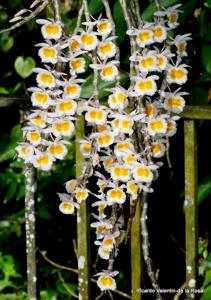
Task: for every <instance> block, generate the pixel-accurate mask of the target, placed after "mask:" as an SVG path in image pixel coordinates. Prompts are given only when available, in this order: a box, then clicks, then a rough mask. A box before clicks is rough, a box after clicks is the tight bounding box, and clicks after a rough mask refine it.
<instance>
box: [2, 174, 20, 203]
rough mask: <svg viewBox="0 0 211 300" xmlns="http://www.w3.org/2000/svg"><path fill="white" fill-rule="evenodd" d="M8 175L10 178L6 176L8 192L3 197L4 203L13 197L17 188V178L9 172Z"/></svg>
mask: <svg viewBox="0 0 211 300" xmlns="http://www.w3.org/2000/svg"><path fill="white" fill-rule="evenodd" d="M9 175H10V176H8V181H7V185H8V190H7V192H6V194H5V195H4V202H8V201H10V200H11V199H12V198H13V197H14V196H15V193H16V191H17V187H18V183H17V178H16V176H15V173H14V172H10V174H9Z"/></svg>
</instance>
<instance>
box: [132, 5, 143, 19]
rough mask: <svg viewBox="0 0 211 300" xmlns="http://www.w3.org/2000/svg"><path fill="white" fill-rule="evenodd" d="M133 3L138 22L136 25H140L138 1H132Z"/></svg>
mask: <svg viewBox="0 0 211 300" xmlns="http://www.w3.org/2000/svg"><path fill="white" fill-rule="evenodd" d="M132 2H133V3H134V9H135V14H136V17H137V20H138V23H139V24H140V23H141V14H140V5H139V1H138V0H133V1H132Z"/></svg>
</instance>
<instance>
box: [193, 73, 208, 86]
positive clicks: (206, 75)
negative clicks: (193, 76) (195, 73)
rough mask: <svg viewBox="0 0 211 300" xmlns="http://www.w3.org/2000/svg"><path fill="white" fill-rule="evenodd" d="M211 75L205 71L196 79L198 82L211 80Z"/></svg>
mask: <svg viewBox="0 0 211 300" xmlns="http://www.w3.org/2000/svg"><path fill="white" fill-rule="evenodd" d="M210 79H211V76H210V74H209V73H207V72H204V73H203V74H200V76H199V78H198V79H197V80H196V83H198V84H199V83H206V82H210Z"/></svg>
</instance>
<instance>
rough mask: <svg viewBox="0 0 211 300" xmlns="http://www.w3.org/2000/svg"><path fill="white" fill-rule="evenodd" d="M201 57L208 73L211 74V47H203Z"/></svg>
mask: <svg viewBox="0 0 211 300" xmlns="http://www.w3.org/2000/svg"><path fill="white" fill-rule="evenodd" d="M201 57H202V62H203V65H204V67H205V69H206V71H207V72H208V73H210V74H211V45H207V46H203V47H202V52H201Z"/></svg>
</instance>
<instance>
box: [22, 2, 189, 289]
mask: <svg viewBox="0 0 211 300" xmlns="http://www.w3.org/2000/svg"><path fill="white" fill-rule="evenodd" d="M179 7H180V5H175V6H173V7H171V8H168V9H163V10H162V11H157V12H156V13H155V15H154V22H151V23H149V22H144V21H141V22H140V24H139V26H138V28H135V26H134V27H132V26H131V27H130V28H128V30H127V34H128V36H129V37H130V40H131V42H132V44H131V45H133V46H132V48H131V50H132V53H131V56H130V65H131V73H130V75H131V76H130V87H129V88H128V89H126V88H124V87H122V86H121V85H120V80H119V79H120V69H119V66H120V59H119V49H118V46H117V44H116V41H115V40H116V36H115V28H114V23H113V20H112V16H111V14H110V13H109V11H108V7H107V11H106V12H107V17H108V18H107V19H106V18H99V19H97V20H95V19H92V20H91V19H90V17H89V14H88V13H87V11H86V9H85V7H84V9H85V15H86V22H84V23H82V25H83V28H82V27H81V28H79V29H78V31H77V32H76V33H75V34H74V35H73V36H72V37H71V38H67V37H65V36H64V34H63V25H62V23H61V22H60V21H55V20H42V19H39V20H37V23H38V24H41V25H42V27H41V32H42V36H43V38H44V40H45V41H44V42H42V43H40V44H38V45H37V46H38V47H39V51H38V55H39V56H40V58H41V61H42V63H44V66H43V68H35V69H34V72H35V73H36V74H37V75H36V81H37V87H32V88H29V91H30V92H32V95H31V101H32V104H33V106H34V107H35V109H34V110H33V111H32V113H31V114H30V115H29V116H28V117H27V124H26V126H25V127H24V128H23V131H24V133H25V134H24V136H25V141H24V142H23V143H21V144H20V145H19V146H18V147H17V151H18V153H19V156H20V157H21V158H23V159H24V160H25V162H26V163H32V164H33V165H34V167H35V168H38V169H41V170H44V171H48V170H50V169H51V168H52V165H53V162H54V161H55V160H56V159H59V160H61V159H64V158H65V155H66V154H67V151H68V143H69V142H68V140H67V139H66V137H68V138H69V137H70V136H72V135H73V133H74V131H75V126H74V121H75V120H76V122H77V116H76V115H78V116H79V115H81V114H84V118H85V121H86V124H87V126H89V128H91V133H90V134H89V136H86V137H84V138H83V139H82V140H80V141H76V142H79V143H80V153H81V155H82V156H83V157H84V158H85V159H86V161H85V163H84V165H83V172H82V175H81V176H80V177H79V178H77V179H73V180H70V181H68V182H66V186H65V187H66V191H67V193H62V194H59V197H60V200H61V203H60V205H59V209H60V211H61V212H62V213H64V214H73V213H74V212H75V208H79V207H80V203H81V202H83V201H86V200H87V198H88V196H89V194H91V195H93V196H94V199H95V200H96V201H95V202H93V203H92V207H94V208H96V210H97V214H96V213H95V214H93V217H94V218H95V221H94V222H93V223H91V227H92V228H95V230H96V241H95V244H96V245H97V246H98V255H99V257H100V258H102V259H103V260H105V261H107V262H108V267H107V268H106V270H103V271H102V272H100V273H98V274H96V275H97V276H98V280H97V285H98V286H99V288H100V289H101V291H106V290H114V289H116V281H115V279H114V277H115V276H116V275H117V274H118V272H117V271H114V270H113V264H114V260H115V257H116V256H117V254H118V250H119V245H120V244H121V243H122V242H123V241H124V240H126V239H127V236H128V234H129V231H130V226H131V222H132V219H133V217H134V215H135V208H136V204H137V201H138V200H139V198H140V195H141V194H142V193H151V192H153V189H152V187H151V185H152V182H153V180H156V179H157V177H158V169H159V168H160V166H161V165H162V162H160V161H159V160H157V159H160V158H161V157H163V156H164V155H165V151H166V144H167V141H168V138H169V137H172V136H173V135H174V134H175V133H176V130H177V124H176V121H177V120H178V119H179V116H178V115H177V114H179V113H181V112H182V111H183V109H184V106H185V100H184V96H185V95H187V93H186V92H183V91H182V90H181V87H182V85H183V84H184V83H186V81H187V75H188V71H187V68H188V66H187V65H186V64H184V63H182V59H183V57H185V56H187V52H186V44H187V41H188V40H190V39H191V38H190V35H189V34H185V35H182V36H181V35H177V36H176V37H174V38H172V37H171V36H170V34H169V31H170V30H172V29H174V28H176V27H177V26H178V25H179V24H178V13H179V12H180V10H179ZM67 48H68V49H69V51H67ZM85 56H86V57H88V58H89V60H90V61H91V63H90V65H89V67H90V69H91V70H93V73H94V82H93V95H92V97H91V98H90V99H89V100H87V101H85V100H83V99H81V98H80V94H81V86H80V84H81V83H83V81H84V80H83V79H80V78H78V76H80V74H82V73H84V72H85V71H86V68H87V63H86V59H85ZM66 68H68V69H69V72H68V74H67V72H65V69H66ZM99 78H100V79H101V80H104V81H106V82H114V81H115V82H116V84H115V86H114V87H113V88H110V89H107V90H106V91H107V92H109V96H108V98H107V103H106V104H102V103H100V102H99V98H98V97H99V96H98V88H99V84H98V83H99ZM178 86H179V87H178ZM92 175H94V176H95V177H96V178H97V187H98V192H96V193H94V192H92V191H90V190H89V189H88V187H87V183H88V179H89V177H90V176H92ZM127 203H129V204H130V207H131V213H130V216H129V218H128V220H127V222H125V217H124V208H125V207H126V206H127V205H128V204H127Z"/></svg>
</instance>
